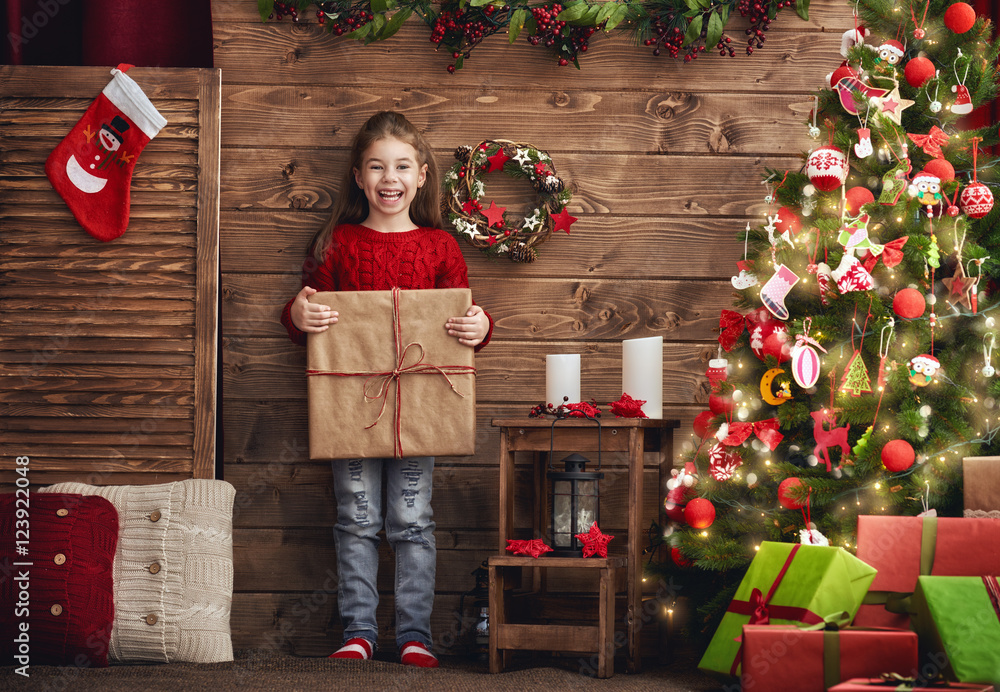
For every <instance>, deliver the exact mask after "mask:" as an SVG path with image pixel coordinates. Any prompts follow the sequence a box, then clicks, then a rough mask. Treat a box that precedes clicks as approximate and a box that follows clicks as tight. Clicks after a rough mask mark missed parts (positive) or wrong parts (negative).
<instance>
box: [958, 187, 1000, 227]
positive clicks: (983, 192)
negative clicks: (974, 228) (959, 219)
mask: <svg viewBox="0 0 1000 692" xmlns="http://www.w3.org/2000/svg"><path fill="white" fill-rule="evenodd" d="M959 204H961V206H962V211H963V212H964V213H965V215H966V216H968V217H969V218H972V219H981V218H983V217H984V216H986V215H987V214H989V213H990V209H992V208H993V192H992V191H991V190H990V189H989V188H988V187H986V186H985V185H983V184H982V183H979V182H976V183H969V184H968V185H967V186H966V187H965V189H964V190H962V196H961V197H959Z"/></svg>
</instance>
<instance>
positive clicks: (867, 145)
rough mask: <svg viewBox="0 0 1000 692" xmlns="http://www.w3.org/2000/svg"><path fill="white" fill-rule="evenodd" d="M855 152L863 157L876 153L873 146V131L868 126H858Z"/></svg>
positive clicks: (859, 156)
mask: <svg viewBox="0 0 1000 692" xmlns="http://www.w3.org/2000/svg"><path fill="white" fill-rule="evenodd" d="M854 153H855V154H856V155H857V156H858V158H862V159H865V158H868V157H869V156H871V155H872V154H874V153H875V149H874V147H872V131H871V130H869V129H868V128H867V127H861V128H858V143H857V144H855V145H854Z"/></svg>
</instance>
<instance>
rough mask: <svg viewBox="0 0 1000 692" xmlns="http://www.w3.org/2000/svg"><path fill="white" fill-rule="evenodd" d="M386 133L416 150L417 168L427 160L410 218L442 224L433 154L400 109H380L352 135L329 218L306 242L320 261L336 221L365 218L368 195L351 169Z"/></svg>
mask: <svg viewBox="0 0 1000 692" xmlns="http://www.w3.org/2000/svg"><path fill="white" fill-rule="evenodd" d="M389 137H392V138H395V139H398V140H400V141H401V142H406V143H407V144H409V145H410V146H412V147H413V148H414V149H415V150H416V152H417V167H418V168H419V167H421V166H423V165H424V164H425V163H426V164H427V178H426V180H425V181H424V185H423V187H420V188H417V194H416V196H415V197H414V198H413V202H412V203H411V204H410V220H411V221H413V223H414V224H416V225H417V226H420V227H427V228H441V226H442V225H443V222H442V219H441V204H440V197H439V192H438V191H439V190H440V189H441V185H440V181H439V179H438V170H437V164H436V163H435V161H434V154H433V152H432V151H431V148H430V146H429V145H428V144H427V140H426V139H424V136H423V134H421V133H420V131H419V130H417V128H416V127H414V126H413V124H412V123H411V122H410V121H409V120H407V119H406V117H405V116H403V115H402V114H401V113H396V112H395V111H380V112H378V113H376V114H375V115H373V116H372V117H370V118H368V121H367V122H366V123H365V124H364V125H362V126H361V129H360V130H358V133H357V134H356V135H355V136H354V143H353V144H352V145H351V160H350V164H349V165H348V167H347V169H346V170H345V171H344V177H343V178H342V179H341V181H340V194H339V195H337V199H336V200H335V201H334V203H333V210H332V211H331V212H330V219H329V220H328V221H327V222H326V223H325V224H324V225H323V227H322V228H320V229H319V230H318V231H317V232H316V235H314V236H313V239H312V241H311V242H310V243H309V253H310V254H311V255H312V256H313V257H315V258H316V260H318V261H319V262H323V261H324V260H325V259H326V258H325V255H326V251H327V248H328V247H329V246H330V236H331V234H332V233H333V229H334V228H335V227H336V226H337V225H338V224H342V223H361V222H362V221H364V220H365V219H366V218H368V198H367V197H365V193H364V191H363V190H361V188H359V187H358V186H357V181H356V180H355V179H354V169H355V168H357V169H360V168H361V164H362V160H363V157H364V154H365V151H366V150H367V149H368V147H370V146H371V145H372V143H374V142H377V141H378V140H380V139H387V138H389Z"/></svg>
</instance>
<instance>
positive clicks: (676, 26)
mask: <svg viewBox="0 0 1000 692" xmlns="http://www.w3.org/2000/svg"><path fill="white" fill-rule="evenodd" d="M686 24H687V18H686V17H683V16H681V17H679V18H678V16H677V15H676V14H674V13H673V12H667V13H666V14H662V15H660V16H658V17H655V18H654V19H653V21H652V23H651V24H650V29H651V30H652V31H653V36H651V37H649V38H647V39H646V40H645V41H643V44H644V45H646V46H652V47H653V55H660V53H662V52H663V51H666V53H667V55H669V56H670V57H671V58H678V57H680V55H681V49H684V62H691V61H692V60H695V59H697V57H698V53H702V52H704V51H705V46H704V44H701V43H699V42H697V41H695V42H693V43H691V44H690V45H688V46H687V48H684V29H683V28H681V27H683V26H686ZM707 33H708V32H707V31H705V30H703V31H702V32H701V34H702V37H704V36H705V35H706V34H707ZM661 46H662V50H661Z"/></svg>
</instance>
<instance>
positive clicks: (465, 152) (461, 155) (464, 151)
mask: <svg viewBox="0 0 1000 692" xmlns="http://www.w3.org/2000/svg"><path fill="white" fill-rule="evenodd" d="M471 153H472V147H470V146H469V145H468V144H463V145H462V146H460V147H458V148H457V149H455V158H456V159H458V160H459V161H467V160H468V159H469V154H471Z"/></svg>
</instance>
